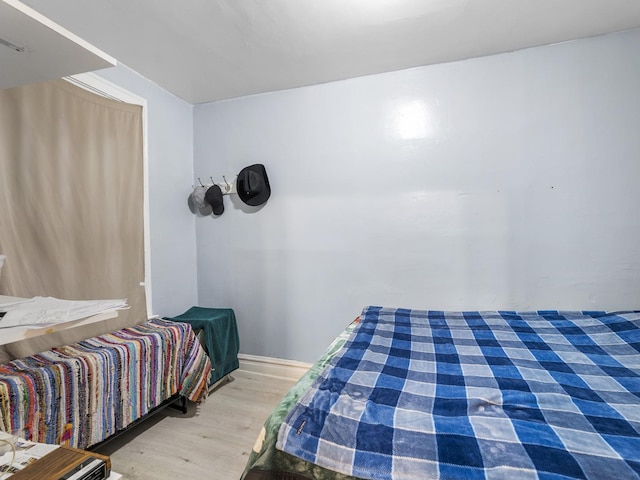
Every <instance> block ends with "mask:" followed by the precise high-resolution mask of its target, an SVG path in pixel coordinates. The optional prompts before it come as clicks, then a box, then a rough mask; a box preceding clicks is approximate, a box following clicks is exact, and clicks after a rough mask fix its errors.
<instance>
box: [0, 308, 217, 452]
mask: <svg viewBox="0 0 640 480" xmlns="http://www.w3.org/2000/svg"><path fill="white" fill-rule="evenodd" d="M210 372H211V363H210V362H209V359H208V357H207V355H206V354H205V352H204V350H203V348H202V346H201V345H200V342H199V341H198V340H197V338H196V337H195V335H194V333H193V331H192V330H191V327H190V326H189V325H187V324H184V323H176V322H170V321H166V320H160V319H153V320H150V321H148V322H146V323H144V324H142V325H138V326H134V327H129V328H124V329H121V330H118V331H116V332H113V333H110V334H106V335H100V336H97V337H93V338H89V339H87V340H84V341H81V342H78V343H75V344H72V345H66V346H61V347H56V348H52V349H50V350H47V351H44V352H41V353H38V354H36V355H31V356H28V357H25V358H21V359H15V360H12V361H10V362H8V363H5V364H0V430H3V431H7V432H11V433H13V434H15V435H17V436H19V437H22V438H26V439H27V440H33V441H36V442H41V443H50V444H61V443H65V444H68V445H70V446H72V447H77V448H87V447H90V446H93V445H97V444H99V443H100V442H103V441H104V440H106V439H108V438H112V437H113V435H115V434H117V433H119V432H121V431H123V430H124V429H126V428H127V427H128V426H130V425H132V424H133V423H135V422H137V421H139V420H140V419H142V418H144V417H145V416H147V415H148V414H149V413H150V412H152V411H154V410H155V409H157V408H158V407H160V406H161V405H163V404H166V402H170V401H173V400H174V399H177V398H182V397H184V398H188V399H190V400H192V401H194V402H199V401H201V400H202V399H203V398H204V397H205V396H206V393H207V381H208V378H209V375H210Z"/></svg>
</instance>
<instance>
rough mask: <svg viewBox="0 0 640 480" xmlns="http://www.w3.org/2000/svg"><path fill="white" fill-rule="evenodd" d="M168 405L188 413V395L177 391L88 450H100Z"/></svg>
mask: <svg viewBox="0 0 640 480" xmlns="http://www.w3.org/2000/svg"><path fill="white" fill-rule="evenodd" d="M167 407H173V408H176V409H178V410H180V411H181V412H182V413H183V414H186V413H187V397H185V396H184V395H181V394H179V393H176V394H174V395H172V396H171V397H169V398H167V399H166V400H165V401H163V402H162V403H161V404H160V405H157V406H155V407H153V408H152V409H151V410H149V412H148V413H147V414H146V415H144V416H142V417H140V418H138V419H137V420H134V421H133V422H131V423H130V424H129V425H127V426H126V427H124V428H123V429H122V430H118V431H117V432H115V433H112V434H111V435H109V436H108V437H107V438H105V439H104V440H102V441H101V442H98V443H96V444H94V445H91V446H90V447H87V448H86V450H88V451H90V452H94V451H96V450H99V449H100V448H102V447H104V446H105V445H106V444H108V443H109V442H111V441H112V440H115V439H116V438H118V437H119V436H120V435H122V434H123V433H126V432H128V431H129V430H131V429H132V428H134V427H136V426H137V425H139V424H141V423H142V422H144V421H146V420H148V419H150V418H151V417H153V416H154V415H155V414H156V413H158V412H161V411H162V410H164V409H165V408H167Z"/></svg>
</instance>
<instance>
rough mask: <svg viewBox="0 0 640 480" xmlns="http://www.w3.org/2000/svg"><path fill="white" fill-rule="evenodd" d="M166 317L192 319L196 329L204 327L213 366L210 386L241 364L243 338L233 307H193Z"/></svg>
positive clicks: (203, 331)
mask: <svg viewBox="0 0 640 480" xmlns="http://www.w3.org/2000/svg"><path fill="white" fill-rule="evenodd" d="M164 318H165V320H172V321H174V322H183V323H188V324H190V325H191V328H192V329H193V330H194V332H197V331H198V330H201V333H202V334H201V335H200V339H201V342H202V345H203V346H204V348H205V350H206V352H207V355H209V358H210V359H211V366H212V367H213V369H212V371H211V378H210V380H209V386H211V385H213V384H214V383H216V382H217V381H218V380H220V379H221V378H222V377H224V376H225V375H227V374H229V373H231V372H232V371H234V370H235V369H237V368H238V367H239V363H238V352H239V351H240V338H239V337H238V325H237V324H236V315H235V313H234V312H233V310H232V309H231V308H205V307H191V308H190V309H189V310H187V311H186V312H184V313H183V314H181V315H178V316H177V317H164Z"/></svg>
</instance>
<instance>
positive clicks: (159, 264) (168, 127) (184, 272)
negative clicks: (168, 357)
mask: <svg viewBox="0 0 640 480" xmlns="http://www.w3.org/2000/svg"><path fill="white" fill-rule="evenodd" d="M97 74H98V75H99V76H101V77H103V78H104V79H106V80H108V81H110V82H112V83H114V84H116V85H119V86H121V87H122V88H124V89H126V90H128V91H130V92H131V93H134V94H135V95H138V96H139V97H142V98H144V99H146V101H147V108H148V117H147V118H148V154H149V214H150V219H149V223H150V233H151V235H150V237H151V283H152V306H153V313H155V314H158V315H162V316H172V315H177V314H180V313H182V312H183V311H185V310H186V309H187V308H189V307H191V306H192V305H196V304H197V286H196V281H197V278H196V242H195V219H194V216H193V215H192V214H191V212H190V211H189V209H188V208H187V196H188V194H189V192H190V187H191V182H192V179H193V106H192V105H190V104H189V103H187V102H185V101H183V100H181V99H180V98H178V97H176V96H174V95H172V94H170V93H169V92H167V91H166V90H164V89H162V88H160V87H158V86H157V85H156V84H154V83H152V82H150V81H149V80H147V79H145V78H144V77H142V76H140V75H139V74H137V73H136V72H134V71H133V70H130V69H128V68H127V67H125V66H123V65H119V66H118V67H115V68H110V69H106V70H100V71H99V72H97Z"/></svg>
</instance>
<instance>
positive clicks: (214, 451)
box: [98, 370, 295, 480]
mask: <svg viewBox="0 0 640 480" xmlns="http://www.w3.org/2000/svg"><path fill="white" fill-rule="evenodd" d="M232 376H233V378H234V380H233V381H232V382H230V383H227V384H224V385H222V386H220V387H219V388H218V389H216V390H215V391H214V392H213V393H211V394H210V395H209V398H208V399H207V400H206V401H205V402H204V403H202V404H200V405H195V404H191V403H190V404H189V408H188V411H187V413H186V414H183V413H181V412H180V411H178V410H175V409H173V408H166V409H164V410H163V411H161V412H160V413H158V414H156V415H155V416H154V417H152V418H150V419H148V420H147V421H145V422H143V423H142V424H140V425H139V426H137V427H135V428H133V429H132V430H131V431H129V432H126V433H125V434H123V435H122V436H120V437H118V438H116V439H115V440H113V441H112V442H110V443H107V444H106V445H104V446H103V447H102V448H101V449H100V450H98V453H103V454H105V455H109V456H110V457H111V465H112V468H113V470H114V471H116V472H118V473H121V474H123V476H124V478H125V479H128V480H163V479H183V478H184V479H192V478H193V479H195V478H203V479H204V478H207V479H216V480H217V479H220V480H227V479H229V480H234V479H236V480H237V479H239V478H240V475H241V474H242V472H243V470H244V467H245V464H246V461H247V458H248V455H249V452H250V451H251V447H252V446H253V444H254V442H255V440H256V437H257V436H258V433H259V432H260V429H261V428H262V424H263V423H264V421H265V419H266V418H267V416H268V415H269V413H271V410H273V408H274V407H275V406H276V404H277V403H278V402H279V401H280V399H281V398H282V396H283V395H284V394H285V393H286V392H287V390H289V388H291V386H292V385H293V384H294V383H295V382H294V381H293V380H289V379H281V378H276V377H270V376H267V375H261V374H257V373H252V372H246V371H242V370H236V371H235V372H233V374H232Z"/></svg>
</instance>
